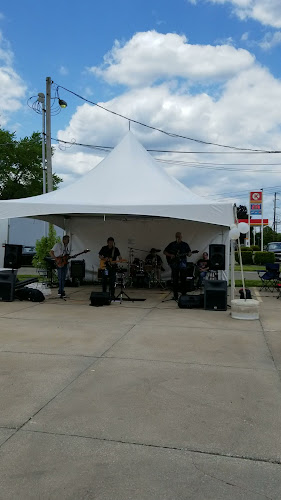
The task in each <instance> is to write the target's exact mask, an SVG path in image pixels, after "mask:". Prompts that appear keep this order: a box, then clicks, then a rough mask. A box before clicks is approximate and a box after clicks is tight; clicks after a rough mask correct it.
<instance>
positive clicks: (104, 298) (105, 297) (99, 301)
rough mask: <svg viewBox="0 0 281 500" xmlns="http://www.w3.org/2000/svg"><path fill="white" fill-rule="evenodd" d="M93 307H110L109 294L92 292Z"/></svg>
mask: <svg viewBox="0 0 281 500" xmlns="http://www.w3.org/2000/svg"><path fill="white" fill-rule="evenodd" d="M90 301H91V304H90V305H91V306H109V305H110V304H111V300H110V293H109V292H92V293H91V295H90Z"/></svg>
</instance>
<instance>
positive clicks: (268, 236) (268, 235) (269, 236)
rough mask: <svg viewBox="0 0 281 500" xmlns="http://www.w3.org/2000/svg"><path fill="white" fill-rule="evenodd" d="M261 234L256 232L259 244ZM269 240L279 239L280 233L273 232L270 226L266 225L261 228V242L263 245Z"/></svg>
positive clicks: (280, 239)
mask: <svg viewBox="0 0 281 500" xmlns="http://www.w3.org/2000/svg"><path fill="white" fill-rule="evenodd" d="M260 240H261V236H260V233H257V234H256V241H257V242H258V243H259V244H260ZM271 241H281V234H280V233H275V232H274V231H273V229H271V227H269V226H266V227H265V228H264V230H263V244H264V246H265V245H267V244H268V243H270V242H271Z"/></svg>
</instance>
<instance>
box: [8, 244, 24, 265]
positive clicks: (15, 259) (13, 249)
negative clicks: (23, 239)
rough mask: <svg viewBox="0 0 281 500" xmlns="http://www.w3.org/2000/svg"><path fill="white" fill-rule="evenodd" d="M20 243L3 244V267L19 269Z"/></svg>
mask: <svg viewBox="0 0 281 500" xmlns="http://www.w3.org/2000/svg"><path fill="white" fill-rule="evenodd" d="M21 257H22V245H10V244H9V243H7V244H6V245H5V256H4V267H6V268H11V269H19V268H20V267H21Z"/></svg>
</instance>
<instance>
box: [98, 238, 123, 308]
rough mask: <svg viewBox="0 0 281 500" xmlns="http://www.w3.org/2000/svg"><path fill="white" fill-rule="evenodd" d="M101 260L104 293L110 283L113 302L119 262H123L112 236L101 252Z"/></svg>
mask: <svg viewBox="0 0 281 500" xmlns="http://www.w3.org/2000/svg"><path fill="white" fill-rule="evenodd" d="M99 258H100V259H101V262H103V263H104V269H103V271H102V291H103V292H106V289H107V285H108V283H109V291H110V296H111V300H114V293H115V281H116V269H117V261H118V260H119V261H122V257H121V255H120V252H119V249H118V248H117V247H116V246H115V241H114V238H112V236H110V237H109V238H107V245H105V246H104V247H102V248H101V249H100V251H99Z"/></svg>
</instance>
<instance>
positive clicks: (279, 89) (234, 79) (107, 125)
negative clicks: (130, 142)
mask: <svg viewBox="0 0 281 500" xmlns="http://www.w3.org/2000/svg"><path fill="white" fill-rule="evenodd" d="M133 38H134V37H133ZM128 44H129V42H128ZM128 44H127V46H128ZM182 45H183V46H184V45H185V42H182ZM195 47H196V46H195ZM204 50H205V52H204ZM234 50H235V49H234ZM201 53H202V58H203V60H204V61H208V58H211V59H212V54H213V53H212V51H210V50H209V46H205V47H204V46H201ZM249 56H250V61H253V59H252V56H251V54H249ZM122 57H123V59H122V68H125V67H127V61H126V60H125V59H124V56H122ZM170 57H171V56H170V52H169V49H168V48H167V50H166V52H165V51H164V50H163V49H162V50H161V51H160V54H159V58H160V59H161V61H159V65H158V67H159V68H160V69H159V75H160V77H161V79H162V80H163V78H164V77H163V72H162V64H164V63H165V61H167V60H170V59H169V58H170ZM128 59H129V61H131V54H128ZM137 60H138V61H140V59H139V54H137ZM211 63H213V60H212V61H211ZM112 64H113V66H114V65H115V61H113V62H112ZM226 64H227V61H226ZM176 68H178V66H177V67H176ZM108 69H110V64H109V65H108ZM142 71H143V72H144V73H145V74H146V75H147V74H150V71H151V63H150V60H149V59H145V58H144V59H143V61H142ZM218 74H221V68H220V67H219V68H218ZM123 75H125V72H123ZM171 76H174V78H173V81H172V82H171V81H170V75H169V76H168V78H167V80H168V81H166V82H163V81H162V83H161V84H159V85H156V84H155V83H154V85H153V86H151V85H145V86H143V87H136V86H135V85H134V83H135V81H133V84H132V87H131V88H129V89H128V90H127V91H125V92H124V93H123V94H121V95H118V96H116V97H115V98H114V99H111V100H110V101H108V102H104V103H100V104H101V105H103V106H104V107H106V108H108V109H111V110H112V111H115V112H117V113H120V114H123V115H125V116H128V117H131V118H133V119H135V120H138V121H140V122H143V123H146V124H150V125H152V126H153V127H156V128H161V129H164V130H167V131H170V132H173V133H176V134H181V135H185V136H189V137H195V138H198V139H204V140H206V141H209V142H216V143H221V144H229V145H233V146H241V147H246V148H253V149H256V148H258V149H270V150H272V149H280V144H281V118H280V112H279V109H280V106H279V103H280V100H281V81H280V80H278V79H277V78H274V76H273V75H272V74H271V73H270V72H269V71H268V70H267V69H266V68H263V67H261V66H259V65H258V64H257V63H254V62H251V64H248V65H247V66H246V67H242V68H241V69H240V71H238V72H237V73H235V74H234V73H230V75H229V77H228V78H226V79H225V81H224V82H223V84H222V85H221V86H220V88H219V89H218V88H215V90H212V87H211V86H210V88H208V90H207V91H206V88H205V91H204V92H203V91H202V87H197V88H196V87H193V88H192V92H190V91H189V90H188V89H189V87H188V85H184V83H185V80H184V79H183V77H182V78H181V83H183V86H182V87H180V85H177V79H176V77H177V73H176V74H175V75H172V73H171ZM105 77H106V78H107V73H105ZM156 77H157V74H156ZM187 80H188V77H187V78H186V81H187ZM215 80H216V75H215V74H214V81H215ZM200 89H201V90H200ZM127 130H128V122H127V121H125V120H124V119H122V118H120V117H117V116H115V115H112V114H110V113H107V112H106V111H103V110H102V109H100V108H97V107H96V106H91V105H89V104H82V105H81V106H78V107H77V109H76V111H75V113H74V114H73V116H72V118H71V121H70V123H69V125H68V126H67V127H66V129H65V130H61V131H60V132H59V138H60V139H63V140H69V141H71V140H73V139H75V140H76V141H77V142H82V143H88V144H97V145H103V146H115V145H116V144H117V143H118V142H119V141H120V140H121V139H122V137H123V136H124V135H125V133H126V131H127ZM131 130H132V131H133V132H134V133H135V134H136V136H137V138H138V139H139V140H140V142H141V143H142V144H143V145H144V146H145V147H146V148H148V149H165V150H167V149H172V150H182V151H202V150H204V151H215V150H216V151H218V148H214V147H212V146H202V145H200V144H198V143H193V142H190V141H187V140H182V139H176V138H170V137H168V136H166V135H163V134H160V133H159V132H156V131H152V130H150V129H147V128H144V127H141V126H139V125H136V124H134V123H131ZM76 151H77V152H76ZM219 151H224V150H223V149H219ZM74 152H75V154H74ZM78 153H79V154H78ZM59 154H60V161H59V163H57V167H58V168H57V171H58V173H60V169H61V171H63V172H64V173H65V174H67V175H68V176H71V175H73V176H77V175H78V174H80V173H82V172H84V171H86V170H87V169H89V168H91V166H94V165H95V164H96V163H97V162H98V156H97V153H95V152H93V154H92V155H91V153H90V152H89V150H85V149H82V148H77V149H74V148H71V150H66V151H64V152H63V151H62V152H59ZM56 155H57V153H56ZM56 155H55V158H56ZM155 156H156V157H158V158H162V159H164V160H171V161H172V163H161V165H163V168H166V169H167V170H168V171H169V172H171V173H172V174H174V175H175V176H176V177H178V178H180V179H181V180H182V181H183V182H184V183H185V184H186V185H187V186H188V187H190V188H191V189H193V190H194V191H195V192H197V193H198V194H202V195H204V196H206V195H207V194H210V195H211V196H213V195H214V194H215V193H216V192H226V193H228V192H230V193H237V192H240V191H244V192H245V200H244V201H245V202H247V191H248V190H249V189H258V188H260V187H266V186H274V185H276V186H280V185H281V180H280V179H281V178H280V174H281V168H280V167H278V165H277V166H270V165H268V166H267V165H266V164H267V163H276V164H277V163H278V157H276V156H275V155H247V154H241V155H222V154H218V155H215V154H214V155H212V154H209V155H208V154H197V153H192V154H188V155H183V154H172V153H170V154H168V153H166V154H162V155H161V154H160V153H158V154H155ZM183 161H184V163H183ZM79 162H80V163H79ZM188 162H194V163H195V166H194V164H193V165H192V164H191V163H188ZM198 162H199V163H200V165H198ZM206 162H207V163H209V165H202V163H206ZM255 162H256V163H265V165H264V166H257V165H256V166H248V167H247V166H243V165H242V164H243V163H255ZM222 163H231V164H233V165H232V166H231V167H229V166H227V165H225V166H224V165H220V164H222ZM196 164H197V165H196ZM63 165H64V167H63V169H62V166H63ZM203 167H204V168H203ZM205 167H208V168H205ZM229 168H231V170H229ZM258 170H259V172H258ZM260 170H262V173H260ZM272 170H275V171H277V172H271V171H272ZM278 172H280V174H279V173H278ZM132 175H134V176H135V175H136V174H132ZM138 175H141V172H139V173H138ZM136 182H137V176H136ZM148 182H149V179H148ZM124 191H125V192H126V179H124ZM231 199H234V200H236V201H237V200H240V202H243V199H241V198H240V197H239V198H237V197H236V196H233V197H232V198H231ZM268 203H269V202H268ZM270 203H271V200H270ZM268 206H269V205H268Z"/></svg>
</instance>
